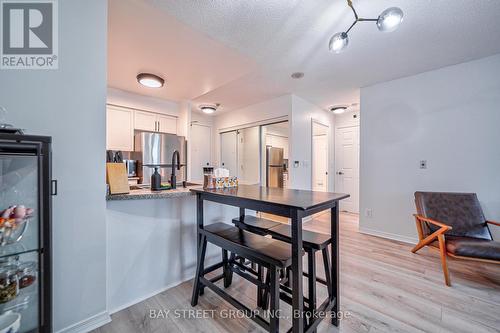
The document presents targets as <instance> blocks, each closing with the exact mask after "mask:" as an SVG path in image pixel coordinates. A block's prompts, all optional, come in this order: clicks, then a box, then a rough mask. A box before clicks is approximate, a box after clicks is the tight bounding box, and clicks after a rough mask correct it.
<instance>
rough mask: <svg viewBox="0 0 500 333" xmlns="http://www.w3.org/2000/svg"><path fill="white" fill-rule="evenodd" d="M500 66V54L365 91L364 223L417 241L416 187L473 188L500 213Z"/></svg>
mask: <svg viewBox="0 0 500 333" xmlns="http://www.w3.org/2000/svg"><path fill="white" fill-rule="evenodd" d="M499 69H500V55H496V56H493V57H488V58H484V59H481V60H477V61H472V62H468V63H463V64H459V65H455V66H450V67H446V68H442V69H439V70H435V71H432V72H427V73H422V74H419V75H415V76H411V77H407V78H403V79H399V80H395V81H390V82H386V83H381V84H377V85H374V86H371V87H367V88H363V89H362V90H361V113H362V117H361V214H360V215H361V216H360V230H364V231H366V232H372V233H377V234H380V235H385V236H388V237H395V238H399V239H403V240H408V241H413V240H415V239H416V237H417V236H416V230H415V225H414V221H413V219H412V216H411V214H412V213H414V211H415V208H414V202H413V193H414V192H415V191H417V190H424V191H463V192H476V193H477V194H478V196H479V200H480V201H481V204H482V207H483V209H484V211H485V214H486V217H487V218H490V219H495V220H500V191H499V189H500V172H499V170H500V150H499V143H500V130H499V124H500V110H499V105H500V75H499ZM420 160H427V164H428V167H427V169H425V170H422V169H419V161H420ZM368 208H371V209H372V210H373V218H367V217H365V216H364V212H365V210H366V209H368ZM496 232H497V239H499V238H500V237H498V236H500V232H499V230H498V228H497V231H496Z"/></svg>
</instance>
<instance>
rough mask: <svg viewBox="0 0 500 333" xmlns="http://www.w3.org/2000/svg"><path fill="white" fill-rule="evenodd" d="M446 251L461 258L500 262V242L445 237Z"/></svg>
mask: <svg viewBox="0 0 500 333" xmlns="http://www.w3.org/2000/svg"><path fill="white" fill-rule="evenodd" d="M446 250H447V251H448V252H450V253H452V254H454V255H457V256H462V257H471V258H480V259H488V260H498V261H500V242H495V241H490V240H486V239H479V238H472V237H452V236H450V237H446Z"/></svg>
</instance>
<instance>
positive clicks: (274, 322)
mask: <svg viewBox="0 0 500 333" xmlns="http://www.w3.org/2000/svg"><path fill="white" fill-rule="evenodd" d="M269 270H270V271H271V274H270V280H271V281H270V282H271V285H270V294H271V305H270V307H269V310H270V312H271V313H270V314H269V318H270V320H269V332H271V333H278V332H279V327H280V326H279V318H278V314H279V308H280V279H279V275H278V272H277V269H276V267H270V268H269Z"/></svg>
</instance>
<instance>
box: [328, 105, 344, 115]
mask: <svg viewBox="0 0 500 333" xmlns="http://www.w3.org/2000/svg"><path fill="white" fill-rule="evenodd" d="M346 110H347V106H345V105H340V106H332V107H331V108H330V111H332V112H333V113H335V114H342V113H344V112H345V111H346Z"/></svg>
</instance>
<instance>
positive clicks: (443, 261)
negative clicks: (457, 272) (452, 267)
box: [438, 235, 451, 287]
mask: <svg viewBox="0 0 500 333" xmlns="http://www.w3.org/2000/svg"><path fill="white" fill-rule="evenodd" d="M438 240H439V252H440V254H441V265H442V266H443V274H444V282H445V283H446V285H447V286H448V287H449V286H451V282H450V272H449V271H448V263H447V262H446V245H445V241H444V235H439V236H438Z"/></svg>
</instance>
